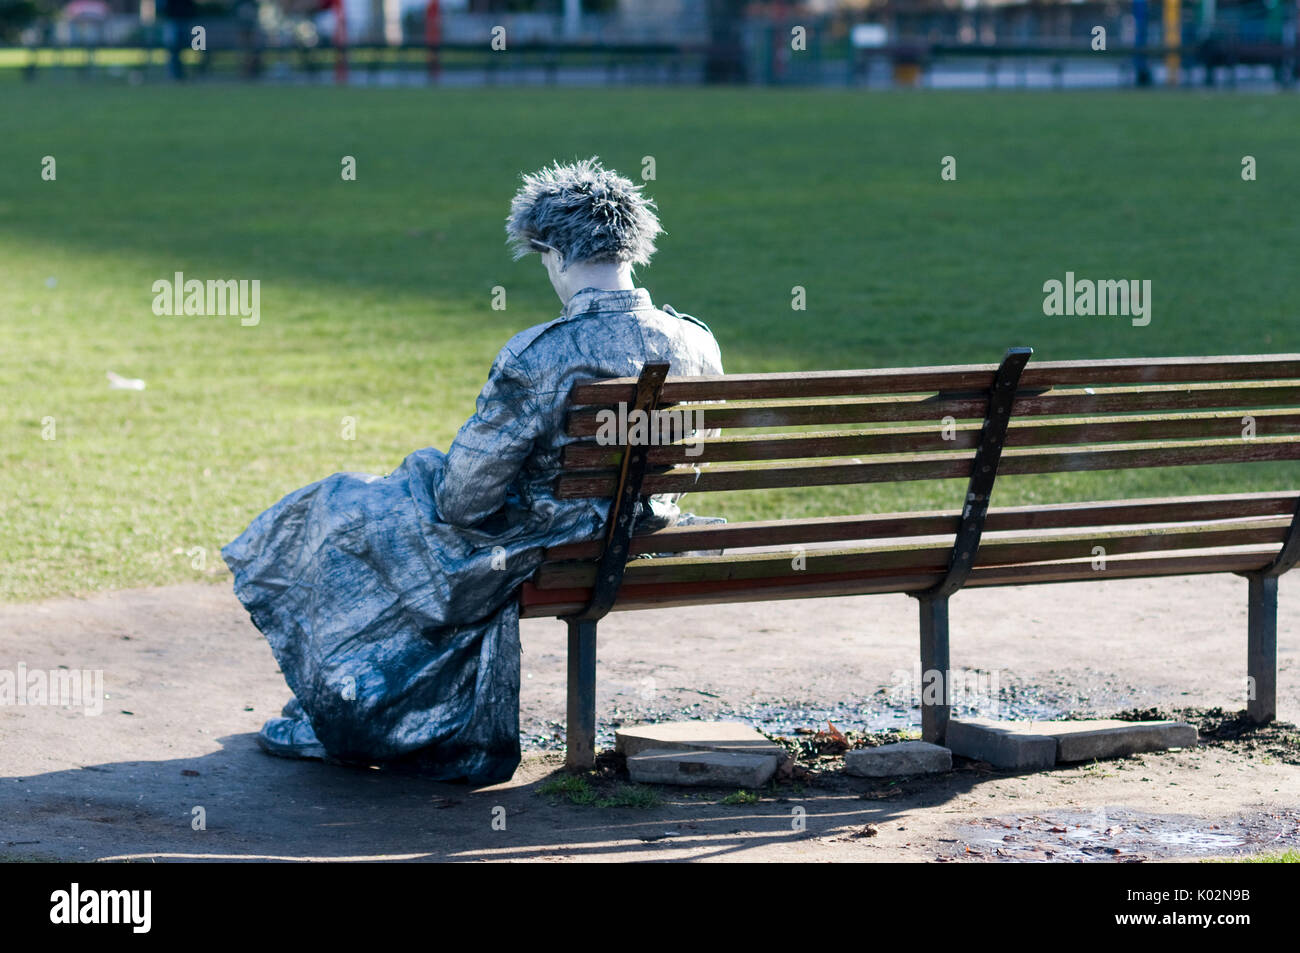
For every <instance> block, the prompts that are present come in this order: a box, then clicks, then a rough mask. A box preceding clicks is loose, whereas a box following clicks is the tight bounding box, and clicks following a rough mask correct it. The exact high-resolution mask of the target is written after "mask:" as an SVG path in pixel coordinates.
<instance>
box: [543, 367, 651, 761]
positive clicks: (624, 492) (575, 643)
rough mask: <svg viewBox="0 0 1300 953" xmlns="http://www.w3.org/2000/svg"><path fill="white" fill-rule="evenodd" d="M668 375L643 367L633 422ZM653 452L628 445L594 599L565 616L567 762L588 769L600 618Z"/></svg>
mask: <svg viewBox="0 0 1300 953" xmlns="http://www.w3.org/2000/svg"><path fill="white" fill-rule="evenodd" d="M667 376H668V364H667V363H653V364H646V365H645V366H644V367H642V369H641V376H640V377H639V378H638V379H637V383H636V397H635V398H633V401H632V404H631V406H629V407H628V414H627V418H628V420H629V421H631V420H633V419H634V418H633V414H634V413H635V412H638V411H640V412H643V413H644V414H646V415H647V418H648V420H649V423H650V425H651V426H653V414H654V412H655V410H656V409H657V408H658V407H659V397H660V395H661V394H662V393H663V387H664V379H665V378H667ZM649 454H650V441H649V440H647V441H646V442H645V443H640V444H636V445H635V446H633V445H627V446H624V448H623V463H622V466H621V468H620V469H619V475H618V486H617V488H616V489H615V492H614V497H613V499H612V500H611V502H610V504H609V515H608V516H607V517H606V519H605V548H604V550H603V551H602V552H601V554H600V560H599V561H598V563H597V567H596V582H595V585H594V586H593V587H592V590H591V598H590V600H589V601H588V602H587V605H586V606H585V607H584V608H583V609H582V611H581V612H577V613H575V614H573V615H571V616H565V617H564V621H565V622H567V623H568V624H569V697H568V713H567V721H566V723H565V759H564V763H565V765H566V766H567V767H570V768H577V769H589V768H591V767H593V766H594V765H595V763H596V623H597V622H598V621H599V620H600V619H601V618H603V617H604V616H605V614H606V613H607V612H609V610H610V608H611V607H612V606H613V605H614V601H615V600H616V599H617V598H618V590H619V587H620V586H622V584H623V573H624V572H625V571H626V569H627V553H628V545H629V542H630V540H631V538H632V529H633V523H634V521H635V519H636V505H637V501H638V500H639V499H640V497H641V483H642V481H643V480H644V479H645V471H646V460H647V458H648V457H649Z"/></svg>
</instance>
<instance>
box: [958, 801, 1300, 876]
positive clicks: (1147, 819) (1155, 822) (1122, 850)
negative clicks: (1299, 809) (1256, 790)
mask: <svg viewBox="0 0 1300 953" xmlns="http://www.w3.org/2000/svg"><path fill="white" fill-rule="evenodd" d="M959 836H960V837H961V838H962V839H963V840H964V841H966V842H967V843H968V844H969V845H970V848H971V851H972V853H973V854H975V855H977V856H985V857H990V858H991V859H994V860H1011V861H1035V860H1037V861H1058V862H1059V861H1067V862H1076V863H1088V862H1095V861H1112V862H1114V861H1126V860H1159V859H1166V858H1175V857H1193V856H1205V855H1216V854H1233V853H1248V852H1250V851H1252V850H1258V849H1269V850H1277V849H1284V848H1286V847H1290V846H1295V845H1296V844H1298V843H1300V818H1298V817H1297V816H1293V815H1289V814H1288V815H1287V816H1282V815H1259V816H1257V817H1251V818H1239V819H1232V820H1225V821H1213V820H1208V819H1205V818H1196V817H1189V816H1185V815H1173V814H1170V815H1162V814H1146V813H1142V812H1139V811H1129V810H1121V809H1112V808H1106V809H1102V810H1099V811H1094V812H1092V813H1090V814H1089V813H1082V812H1074V811H1051V812H1048V813H1044V814H1034V815H1027V816H1009V817H1000V818H997V817H995V818H985V819H983V820H980V821H976V822H974V823H972V824H966V825H962V826H961V827H960V829H959Z"/></svg>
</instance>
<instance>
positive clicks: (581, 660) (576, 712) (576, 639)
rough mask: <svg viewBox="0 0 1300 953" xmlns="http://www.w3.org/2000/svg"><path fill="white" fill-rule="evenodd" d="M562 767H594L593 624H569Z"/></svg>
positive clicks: (594, 638)
mask: <svg viewBox="0 0 1300 953" xmlns="http://www.w3.org/2000/svg"><path fill="white" fill-rule="evenodd" d="M564 746H565V755H564V764H565V766H566V767H569V768H581V769H584V770H587V769H590V768H593V767H595V765H596V623H595V622H570V623H569V711H568V721H567V722H566V725H565V732H564Z"/></svg>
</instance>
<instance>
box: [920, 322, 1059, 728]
mask: <svg viewBox="0 0 1300 953" xmlns="http://www.w3.org/2000/svg"><path fill="white" fill-rule="evenodd" d="M1033 353H1034V349H1033V348H1029V347H1013V348H1010V349H1008V351H1007V353H1006V355H1005V356H1004V357H1003V358H1002V363H1001V365H999V367H998V370H997V374H996V375H995V376H994V378H993V388H992V390H991V391H989V404H988V410H987V411H985V414H984V427H983V429H982V430H981V431H980V442H979V446H978V447H977V448H976V449H975V458H974V461H973V463H972V465H971V475H970V483H969V484H968V485H967V487H966V501H965V505H964V506H963V507H962V511H961V523H960V524H959V526H958V528H957V537H956V540H955V541H954V543H953V547H952V556H951V557H950V558H949V560H948V572H947V574H946V575H945V576H944V577H943V580H942V581H941V582H939V584H938V585H936V586H934V587H933V588H930V589H926V590H924V591H922V592H914V593H912V595H913V596H915V597H916V599H917V600H918V601H919V603H920V607H921V737H922V738H923V739H924V740H925V741H929V742H932V743H934V744H943V742H944V736H945V735H946V734H947V731H948V716H949V712H950V709H951V688H952V686H951V678H950V671H949V661H948V597H949V596H950V595H952V594H953V593H954V592H956V591H957V590H958V589H960V588H961V587H962V585H963V584H964V583H965V582H966V579H967V577H968V576H969V575H970V571H971V567H973V566H974V565H975V554H976V553H977V552H978V551H979V545H980V537H981V536H982V535H983V534H984V520H985V518H986V517H987V516H988V511H989V500H990V499H991V498H992V496H993V484H994V481H996V480H997V475H998V463H999V461H1000V460H1001V459H1002V446H1003V443H1004V442H1005V440H1006V436H1007V425H1008V424H1009V423H1010V422H1011V409H1012V407H1013V405H1014V404H1015V401H1016V390H1017V388H1018V387H1019V384H1020V373H1021V372H1022V371H1023V370H1024V369H1025V365H1026V364H1027V363H1028V362H1029V358H1030V356H1031V355H1033Z"/></svg>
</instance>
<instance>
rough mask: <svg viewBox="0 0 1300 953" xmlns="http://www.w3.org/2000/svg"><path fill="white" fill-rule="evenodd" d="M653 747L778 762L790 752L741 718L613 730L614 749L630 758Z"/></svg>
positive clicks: (637, 726)
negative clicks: (752, 756)
mask: <svg viewBox="0 0 1300 953" xmlns="http://www.w3.org/2000/svg"><path fill="white" fill-rule="evenodd" d="M654 748H659V749H672V750H678V751H730V752H735V753H737V754H758V755H770V756H772V757H775V758H776V759H777V763H778V764H779V763H780V762H781V761H784V760H785V758H786V754H787V752H786V750H785V748H783V747H781V746H780V745H779V744H777V743H776V742H774V741H769V740H768V739H767V738H765V737H763V735H762V734H761V733H760V732H759V731H757V730H756V729H754V728H751V727H750V726H749V725H746V724H743V723H742V722H739V721H666V722H660V723H659V724H654V725H634V726H632V727H628V728H620V729H619V730H618V731H616V732H615V733H614V750H615V751H618V752H619V753H620V754H624V755H627V756H628V757H631V756H632V755H635V754H640V753H641V752H643V751H648V750H650V749H654Z"/></svg>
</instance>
